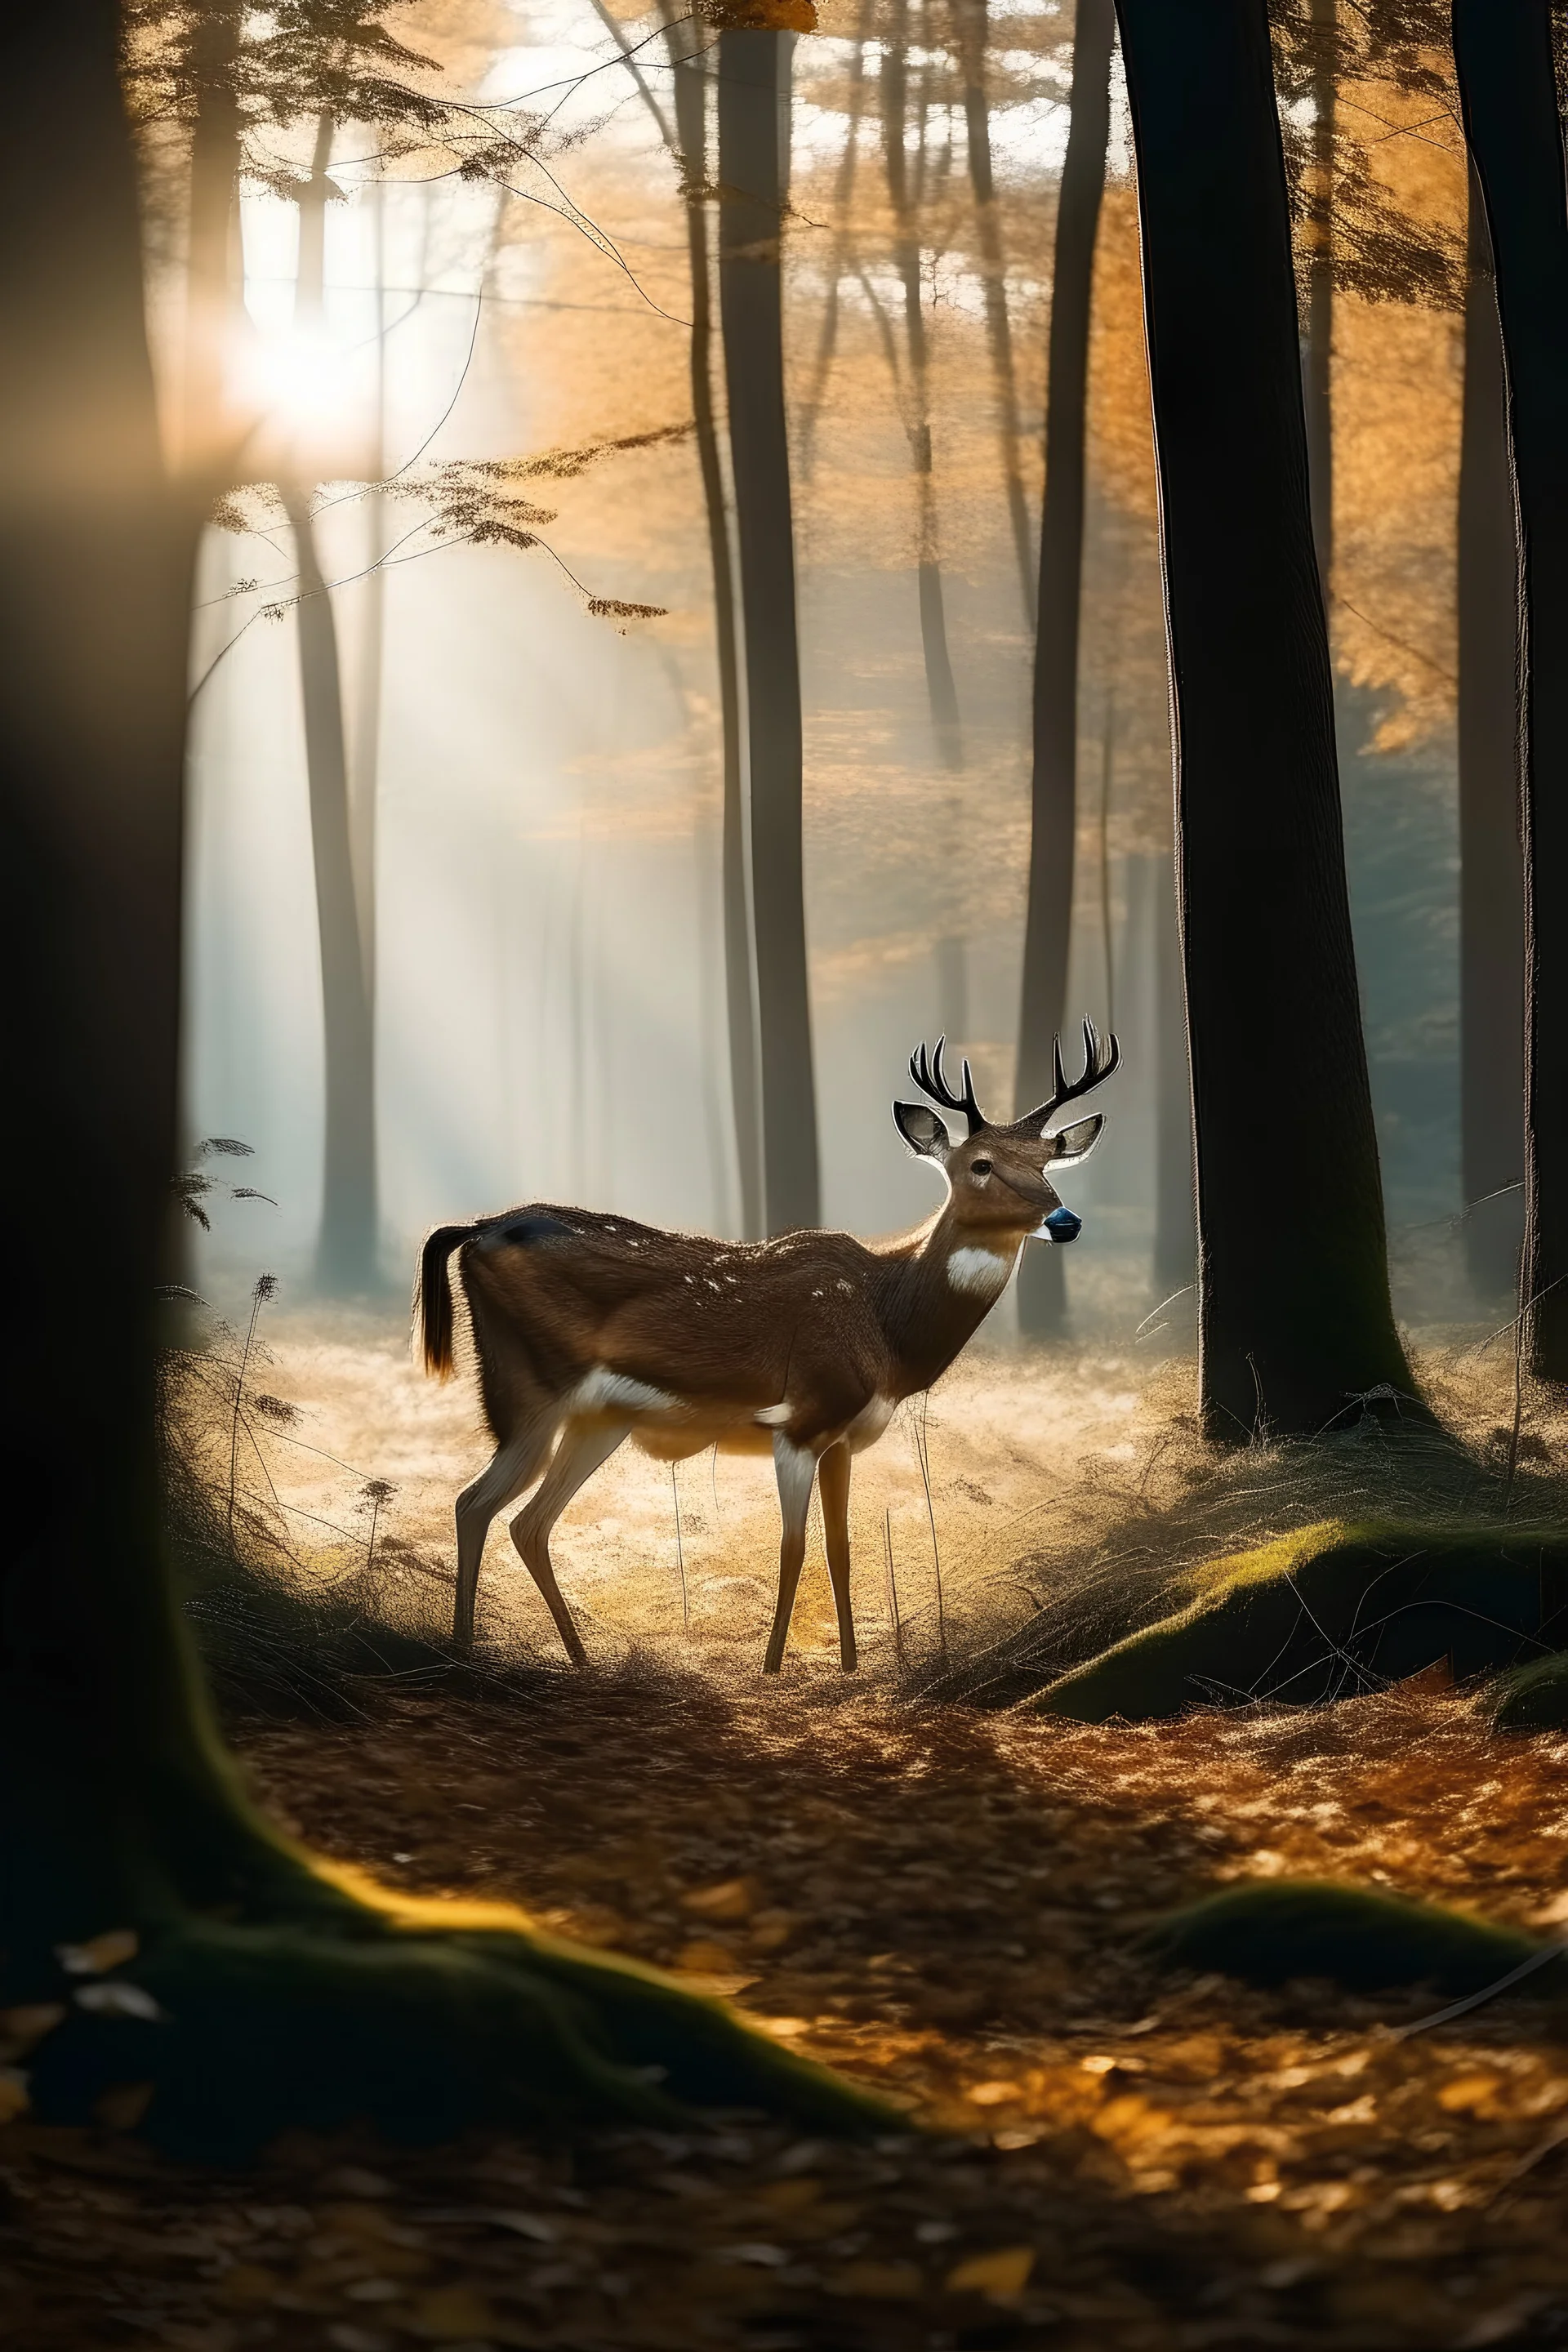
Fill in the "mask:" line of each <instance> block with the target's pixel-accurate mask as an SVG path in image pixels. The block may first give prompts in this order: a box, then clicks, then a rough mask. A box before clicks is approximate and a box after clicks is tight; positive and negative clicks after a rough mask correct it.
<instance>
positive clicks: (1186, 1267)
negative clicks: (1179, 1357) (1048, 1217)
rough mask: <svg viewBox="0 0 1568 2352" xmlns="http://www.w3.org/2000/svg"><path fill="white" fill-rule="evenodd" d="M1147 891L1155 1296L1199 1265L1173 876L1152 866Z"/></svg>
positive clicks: (1182, 1284) (1182, 1283) (1162, 866)
mask: <svg viewBox="0 0 1568 2352" xmlns="http://www.w3.org/2000/svg"><path fill="white" fill-rule="evenodd" d="M1153 883H1154V891H1153V905H1154V956H1153V962H1154V1057H1155V1058H1154V1287H1155V1290H1156V1291H1157V1293H1158V1294H1159V1296H1160V1297H1162V1298H1168V1297H1171V1296H1172V1295H1173V1293H1174V1292H1176V1291H1178V1290H1185V1289H1186V1288H1188V1287H1189V1286H1190V1285H1191V1284H1192V1282H1193V1280H1194V1277H1195V1276H1196V1274H1197V1270H1198V1236H1197V1226H1196V1223H1195V1221H1194V1213H1193V1089H1192V1084H1191V1081H1190V1079H1189V1077H1188V1075H1187V1024H1186V1016H1185V1013H1184V1006H1183V988H1182V935H1181V931H1180V929H1179V928H1178V926H1177V922H1176V877H1175V873H1174V870H1173V866H1172V865H1171V863H1170V861H1169V860H1168V859H1165V858H1160V859H1158V860H1157V861H1156V863H1155V868H1154V875H1153Z"/></svg>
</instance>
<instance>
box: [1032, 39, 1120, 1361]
mask: <svg viewBox="0 0 1568 2352" xmlns="http://www.w3.org/2000/svg"><path fill="white" fill-rule="evenodd" d="M1114 35H1115V17H1114V15H1113V11H1112V6H1111V0H1079V11H1078V26H1077V30H1076V32H1075V34H1074V37H1073V62H1072V121H1071V124H1070V126H1069V128H1068V148H1067V158H1066V161H1065V163H1063V166H1062V184H1061V194H1060V196H1059V197H1058V206H1057V247H1056V266H1055V268H1054V270H1053V273H1052V278H1051V330H1050V356H1049V362H1048V373H1047V383H1046V499H1045V506H1044V509H1043V510H1042V513H1041V517H1040V585H1039V597H1038V607H1037V609H1038V622H1037V631H1036V636H1035V700H1034V737H1035V741H1034V773H1033V779H1032V782H1031V785H1030V836H1029V896H1028V910H1027V913H1026V917H1025V923H1024V980H1023V1002H1022V1005H1021V1007H1020V1010H1019V1015H1018V1069H1017V1077H1016V1082H1015V1085H1016V1096H1017V1099H1018V1101H1019V1102H1020V1103H1021V1104H1024V1103H1032V1102H1043V1101H1044V1100H1045V1098H1046V1097H1047V1095H1048V1094H1049V1093H1050V1090H1051V1044H1052V1040H1053V1039H1054V1038H1055V1036H1056V1034H1057V1032H1058V1030H1059V1029H1060V1027H1061V1026H1062V1023H1063V1021H1064V1019H1065V1017H1066V1013H1067V978H1068V948H1069V946H1070V943H1071V934H1072V897H1073V851H1074V846H1075V842H1076V836H1077V831H1078V646H1079V614H1080V611H1081V606H1082V593H1083V499H1084V442H1085V425H1086V418H1087V411H1088V397H1089V309H1090V298H1091V295H1092V293H1093V288H1094V246H1095V238H1096V236H1097V235H1098V233H1099V229H1100V199H1101V197H1102V196H1103V194H1104V193H1105V149H1106V142H1107V140H1108V139H1109V137H1110V50H1111V43H1112V40H1113V38H1114ZM1066 1318H1067V1285H1066V1281H1065V1279H1064V1269H1063V1265H1062V1259H1061V1253H1060V1251H1058V1250H1054V1249H1033V1250H1026V1251H1025V1252H1024V1261H1023V1264H1022V1265H1021V1266H1020V1267H1019V1269H1018V1325H1019V1328H1020V1329H1021V1330H1022V1331H1023V1332H1024V1333H1025V1334H1026V1336H1027V1337H1029V1338H1036V1339H1039V1338H1044V1337H1046V1336H1047V1335H1048V1334H1049V1333H1051V1332H1054V1331H1059V1330H1060V1329H1061V1328H1062V1327H1063V1325H1064V1323H1065V1321H1066Z"/></svg>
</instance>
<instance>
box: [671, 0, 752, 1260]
mask: <svg viewBox="0 0 1568 2352" xmlns="http://www.w3.org/2000/svg"><path fill="white" fill-rule="evenodd" d="M693 29H694V28H693V20H692V19H691V18H690V17H688V16H681V17H676V16H673V15H668V16H667V26H666V33H665V38H666V40H667V41H668V45H669V56H670V63H671V66H672V68H673V71H672V75H671V79H672V81H673V83H674V88H675V124H676V137H677V141H678V149H679V152H678V155H677V161H678V162H679V165H680V168H681V173H682V175H683V177H684V180H685V184H686V236H687V249H688V252H689V256H690V264H691V343H690V353H689V358H690V371H691V413H692V415H693V416H694V417H695V418H696V420H697V459H698V464H699V466H700V469H701V474H702V500H703V506H704V509H705V510H706V513H707V517H708V560H709V564H710V569H711V571H712V574H713V635H714V647H715V653H716V656H717V660H718V667H719V709H720V719H721V736H722V742H723V759H724V814H723V826H722V834H721V842H720V866H721V877H722V896H723V906H724V1003H725V1010H726V1013H727V1016H728V1028H729V1048H730V1095H731V1102H732V1104H733V1107H734V1120H735V1159H736V1165H737V1169H738V1171H739V1174H740V1180H741V1232H742V1239H744V1240H746V1241H756V1240H757V1239H759V1238H760V1236H761V1234H762V1233H763V1166H762V1119H761V1116H760V1111H759V1106H758V1102H757V1003H756V990H755V984H754V982H753V978H752V913H751V907H750V904H749V902H748V899H747V895H746V810H745V787H744V779H743V776H742V765H741V672H740V657H739V652H738V648H737V646H736V641H735V583H734V572H733V568H732V564H731V551H730V517H729V510H728V509H727V507H726V505H725V501H724V474H723V467H722V466H721V462H720V455H719V428H718V425H717V422H716V420H715V417H714V414H713V310H712V299H711V295H710V286H709V262H708V207H707V198H706V195H705V194H704V193H703V191H704V190H705V189H706V185H707V179H708V69H707V65H706V62H705V60H704V59H703V58H701V57H700V56H698V55H696V54H695V53H694V51H695V44H694V42H693V39H692V34H693Z"/></svg>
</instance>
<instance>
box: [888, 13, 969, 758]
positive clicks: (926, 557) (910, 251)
mask: <svg viewBox="0 0 1568 2352" xmlns="http://www.w3.org/2000/svg"><path fill="white" fill-rule="evenodd" d="M909 39H910V27H909V5H908V0H893V15H892V19H891V22H890V25H889V33H888V38H887V41H886V43H885V44H884V47H883V49H882V68H881V98H882V154H883V159H884V161H885V163H886V165H887V174H888V197H889V203H890V204H891V205H892V210H893V242H894V262H895V266H896V268H897V269H898V273H899V279H900V284H901V286H902V288H903V293H904V349H905V352H906V355H907V358H908V362H909V393H908V414H907V415H906V417H905V420H904V423H905V430H906V432H907V433H908V436H909V444H910V462H911V463H912V465H913V467H914V476H915V505H916V528H917V533H918V541H917V546H916V551H915V563H916V593H917V598H918V602H919V607H920V619H921V655H922V656H923V658H924V662H925V674H926V697H927V699H928V701H929V703H930V705H931V732H932V733H933V734H934V736H935V737H936V747H937V751H938V754H939V756H940V758H941V760H942V765H943V767H945V768H953V769H956V768H962V767H963V734H962V732H961V730H960V726H959V716H958V688H957V686H956V685H955V684H954V682H953V676H952V656H951V655H950V653H949V651H948V644H947V612H946V606H945V604H944V601H943V597H942V551H941V541H940V535H939V532H938V529H937V513H936V477H935V472H934V469H933V466H932V457H931V369H930V362H929V357H928V353H927V350H926V323H925V308H924V304H923V302H922V300H921V247H920V229H919V225H918V222H917V220H916V217H915V207H914V205H912V204H911V202H910V187H909V165H908V158H907V156H906V155H905V153H904V131H905V125H906V121H907V119H908V115H909Z"/></svg>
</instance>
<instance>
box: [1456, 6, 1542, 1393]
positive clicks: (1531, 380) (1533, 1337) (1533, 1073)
mask: <svg viewBox="0 0 1568 2352" xmlns="http://www.w3.org/2000/svg"><path fill="white" fill-rule="evenodd" d="M1454 58H1455V63H1456V65H1457V66H1458V75H1459V98H1460V103H1461V105H1462V108H1463V110H1464V120H1465V136H1466V138H1467V139H1468V142H1469V148H1470V154H1471V157H1472V159H1473V161H1474V163H1475V167H1476V173H1477V176H1478V178H1479V182H1480V188H1481V194H1482V198H1483V200H1484V203H1485V207H1486V217H1487V227H1488V230H1489V234H1490V238H1491V249H1492V266H1493V269H1494V272H1495V279H1496V286H1497V302H1498V312H1499V316H1500V320H1501V325H1502V347H1503V357H1504V365H1505V368H1506V371H1507V412H1506V413H1507V421H1508V428H1509V446H1510V459H1511V464H1512V469H1513V484H1514V495H1515V500H1516V513H1517V516H1518V523H1519V551H1520V566H1519V596H1520V612H1519V628H1520V635H1521V646H1522V653H1523V658H1522V661H1521V665H1520V674H1521V681H1522V687H1523V698H1524V708H1523V714H1522V721H1521V727H1520V731H1519V744H1520V755H1521V806H1522V813H1523V836H1524V881H1525V908H1524V925H1525V930H1524V936H1525V965H1524V971H1525V986H1524V1039H1525V1043H1524V1068H1525V1170H1524V1178H1525V1193H1524V1211H1525V1220H1524V1255H1523V1267H1522V1274H1521V1285H1522V1300H1521V1303H1522V1305H1523V1307H1524V1309H1525V1328H1526V1333H1527V1337H1528V1342H1529V1349H1530V1362H1531V1370H1533V1371H1534V1372H1536V1373H1537V1374H1538V1375H1540V1376H1541V1377H1542V1378H1544V1379H1547V1380H1556V1381H1561V1380H1568V924H1565V923H1564V921H1563V898H1564V887H1565V884H1568V791H1565V789H1564V784H1565V780H1568V192H1565V189H1564V182H1563V129H1562V123H1561V121H1560V118H1559V114H1558V103H1557V89H1556V81H1555V76H1554V73H1553V67H1552V17H1551V13H1550V12H1549V11H1548V10H1547V9H1546V8H1544V7H1541V6H1535V7H1522V6H1515V7H1499V6H1498V5H1496V0H1480V5H1478V0H1454ZM1503 1050H1505V1051H1506V1045H1505V1046H1504V1048H1503Z"/></svg>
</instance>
